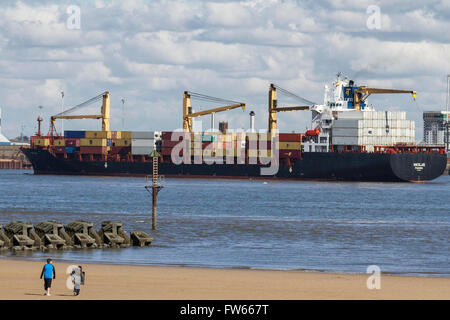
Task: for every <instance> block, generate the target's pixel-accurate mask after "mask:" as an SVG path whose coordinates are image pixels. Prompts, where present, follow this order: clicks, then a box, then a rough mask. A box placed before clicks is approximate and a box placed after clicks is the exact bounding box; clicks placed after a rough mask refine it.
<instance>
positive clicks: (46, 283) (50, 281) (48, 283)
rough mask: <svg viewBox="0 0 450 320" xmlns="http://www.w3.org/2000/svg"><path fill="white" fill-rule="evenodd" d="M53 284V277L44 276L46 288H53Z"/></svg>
mask: <svg viewBox="0 0 450 320" xmlns="http://www.w3.org/2000/svg"><path fill="white" fill-rule="evenodd" d="M51 286H52V279H45V278H44V289H45V290H47V289H48V288H51Z"/></svg>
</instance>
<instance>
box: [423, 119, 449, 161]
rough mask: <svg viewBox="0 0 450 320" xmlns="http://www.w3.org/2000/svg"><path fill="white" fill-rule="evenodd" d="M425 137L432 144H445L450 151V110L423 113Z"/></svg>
mask: <svg viewBox="0 0 450 320" xmlns="http://www.w3.org/2000/svg"><path fill="white" fill-rule="evenodd" d="M423 139H424V141H425V142H426V143H430V144H445V146H446V149H447V152H449V151H450V111H425V112H424V113H423Z"/></svg>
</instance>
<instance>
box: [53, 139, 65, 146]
mask: <svg viewBox="0 0 450 320" xmlns="http://www.w3.org/2000/svg"><path fill="white" fill-rule="evenodd" d="M53 145H54V146H55V147H65V146H66V142H65V140H64V139H55V140H53Z"/></svg>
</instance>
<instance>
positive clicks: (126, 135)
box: [116, 131, 131, 140]
mask: <svg viewBox="0 0 450 320" xmlns="http://www.w3.org/2000/svg"><path fill="white" fill-rule="evenodd" d="M116 138H117V139H129V140H131V131H117V133H116Z"/></svg>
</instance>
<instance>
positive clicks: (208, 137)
mask: <svg viewBox="0 0 450 320" xmlns="http://www.w3.org/2000/svg"><path fill="white" fill-rule="evenodd" d="M217 140H218V138H217V135H212V134H207V135H206V134H204V135H203V136H202V142H217Z"/></svg>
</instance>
